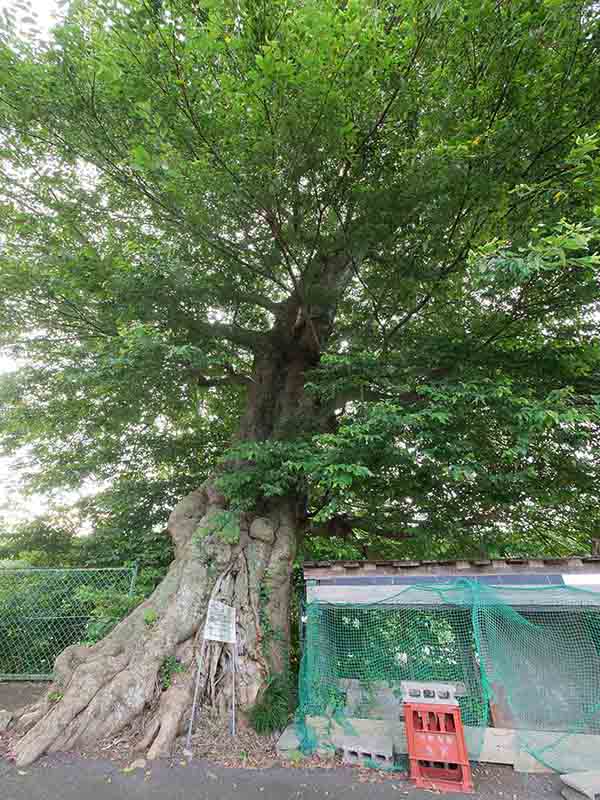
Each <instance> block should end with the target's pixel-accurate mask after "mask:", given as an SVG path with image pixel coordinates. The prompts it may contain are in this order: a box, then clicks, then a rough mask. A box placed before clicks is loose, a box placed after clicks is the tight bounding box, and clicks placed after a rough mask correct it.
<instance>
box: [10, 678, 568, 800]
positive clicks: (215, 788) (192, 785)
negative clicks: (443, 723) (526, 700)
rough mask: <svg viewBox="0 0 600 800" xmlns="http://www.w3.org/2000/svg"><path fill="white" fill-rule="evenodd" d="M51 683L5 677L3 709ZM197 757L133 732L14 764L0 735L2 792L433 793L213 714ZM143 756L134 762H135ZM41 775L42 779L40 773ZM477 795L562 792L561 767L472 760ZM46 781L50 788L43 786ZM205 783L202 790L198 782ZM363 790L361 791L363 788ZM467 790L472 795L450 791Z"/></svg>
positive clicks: (72, 799)
mask: <svg viewBox="0 0 600 800" xmlns="http://www.w3.org/2000/svg"><path fill="white" fill-rule="evenodd" d="M46 688H47V684H37V683H0V709H3V708H6V709H9V710H13V709H16V708H19V707H21V706H23V705H27V704H28V703H31V702H33V701H34V700H35V699H36V698H37V697H38V696H39V695H40V694H41V693H42V692H43V691H44V690H45V689H46ZM199 722H200V724H199V725H198V726H197V729H196V730H197V732H196V733H195V735H194V738H193V748H192V749H193V753H194V756H193V758H192V759H189V758H186V757H185V756H184V754H183V744H184V742H183V739H182V740H180V742H179V743H178V747H177V751H176V753H175V755H174V756H173V758H172V759H167V760H163V761H160V762H145V761H144V760H143V759H142V760H140V759H139V754H135V752H134V750H133V742H134V740H135V738H136V731H135V730H131V731H128V732H126V733H124V734H122V735H120V736H119V737H116V738H115V739H112V740H110V741H106V742H102V743H100V744H99V745H98V747H97V748H95V750H94V752H88V753H79V754H75V753H64V754H57V755H53V756H50V757H45V758H42V759H40V761H39V762H38V763H37V764H36V765H34V766H33V767H30V768H28V769H26V770H17V769H16V768H15V766H14V764H13V761H12V758H11V750H12V743H11V741H10V737H8V736H7V735H4V736H3V735H2V734H0V785H1V786H2V791H1V792H0V796H1V797H2V800H38V796H39V800H81V797H88V800H113V798H117V799H118V800H120V798H125V797H127V798H132V799H134V798H137V797H140V798H142V797H143V798H153V797H156V798H159V797H160V798H161V799H162V800H170V798H173V800H188V798H190V800H197V799H198V797H200V796H201V797H202V800H229V798H231V800H237V799H238V798H239V800H247V798H248V800H252V798H256V800H312V798H317V797H318V798H322V800H345V799H346V798H353V799H354V798H356V797H357V796H360V797H361V800H365V799H367V798H373V800H375V799H376V798H377V799H379V798H381V800H392V798H396V800H397V798H398V796H399V795H400V796H405V797H407V798H408V800H417V799H418V798H422V799H423V800H425V798H430V797H431V795H432V792H423V791H417V790H415V789H413V788H412V785H411V783H410V781H408V779H407V778H406V776H405V775H404V774H402V773H384V772H380V771H378V770H371V769H365V768H350V767H346V766H343V765H341V763H340V761H339V759H328V760H323V759H319V758H317V757H315V758H312V759H308V760H302V761H298V762H285V761H282V760H281V759H279V758H278V757H277V753H276V750H275V743H276V738H275V737H273V736H271V737H261V736H258V735H257V734H256V733H254V732H253V731H251V730H249V729H242V730H240V731H239V734H238V736H237V737H236V739H235V740H234V739H232V737H231V735H230V733H229V731H228V729H227V727H226V726H223V724H222V723H221V722H219V721H217V720H215V719H211V718H210V717H209V716H208V715H205V716H204V718H203V719H202V720H201V721H199ZM134 764H137V766H136V767H132V765H134ZM40 778H43V780H41V781H40ZM473 780H474V784H475V794H474V795H470V797H474V798H481V800H561V794H560V788H561V783H560V780H559V778H558V776H557V775H527V774H523V773H516V772H514V770H513V769H512V768H511V767H497V766H491V765H486V764H482V765H478V766H476V767H475V768H474V772H473ZM40 783H41V784H42V785H43V786H44V787H45V788H44V790H43V791H39V794H38V787H39V786H40ZM200 786H201V787H202V791H201V794H200V795H199V794H198V789H199V788H200ZM359 793H360V794H359ZM453 796H454V797H462V796H465V797H466V796H467V795H458V794H455V795H453Z"/></svg>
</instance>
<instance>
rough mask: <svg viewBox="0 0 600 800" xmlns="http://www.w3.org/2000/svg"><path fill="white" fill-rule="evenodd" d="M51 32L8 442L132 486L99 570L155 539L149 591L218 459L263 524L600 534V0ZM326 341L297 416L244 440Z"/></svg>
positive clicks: (575, 542) (5, 288) (282, 10)
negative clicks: (182, 513) (284, 520)
mask: <svg viewBox="0 0 600 800" xmlns="http://www.w3.org/2000/svg"><path fill="white" fill-rule="evenodd" d="M18 17H19V14H18V13H16V11H15V12H9V14H8V17H7V21H6V23H5V25H4V29H3V31H2V33H1V36H2V42H1V44H0V95H1V97H2V103H1V105H0V125H1V126H2V131H3V136H2V144H1V147H2V150H1V159H2V166H1V168H0V211H1V228H2V237H3V251H2V255H1V261H0V347H1V348H2V349H3V350H4V351H6V352H7V353H9V354H11V355H13V356H14V357H16V358H20V359H22V362H23V363H24V364H25V366H23V367H22V368H21V369H19V370H17V371H16V372H15V373H13V374H11V375H10V376H7V377H5V378H4V379H3V381H2V386H1V389H0V408H1V409H2V420H1V423H0V442H1V446H2V449H3V451H4V452H6V453H9V454H15V455H19V458H20V459H21V462H22V465H23V468H24V469H25V474H26V479H27V482H28V484H29V486H30V487H32V488H35V489H37V490H41V491H50V490H53V489H54V488H56V487H59V486H60V487H65V488H73V487H75V488H79V487H80V486H81V485H82V484H83V483H85V482H86V481H88V482H91V483H92V484H93V485H96V486H97V485H100V486H101V491H100V493H99V494H97V495H96V496H94V497H92V498H91V499H88V500H86V501H83V502H82V504H81V509H80V510H81V515H82V516H81V518H82V519H84V520H86V522H87V523H88V524H90V525H91V526H93V527H94V528H95V530H96V534H95V535H94V536H93V537H90V538H89V540H86V541H85V542H82V543H81V548H82V549H81V553H82V557H83V558H84V560H85V559H88V560H89V561H93V560H94V559H95V558H96V557H99V558H100V561H101V563H109V562H110V561H111V559H112V558H115V559H116V558H118V559H120V560H121V562H122V561H123V560H124V561H125V562H127V563H132V562H133V561H134V560H137V559H138V558H140V557H143V555H144V554H146V553H148V571H146V572H144V571H143V572H142V575H143V580H144V585H145V586H146V587H147V588H148V589H150V588H151V587H152V586H153V585H154V584H155V582H156V581H157V580H158V578H159V577H160V575H161V574H162V572H163V571H164V568H165V564H166V563H168V561H169V559H170V557H171V551H170V549H169V546H168V545H167V539H166V537H164V536H163V534H162V533H160V532H161V531H163V530H164V525H165V521H166V517H167V512H168V509H169V508H170V507H171V506H172V505H173V503H174V502H175V500H176V499H178V498H179V497H180V496H181V495H182V494H184V493H185V492H186V491H188V490H190V489H192V488H194V487H196V486H197V485H199V483H201V482H202V481H203V480H204V479H205V478H206V477H207V476H208V475H210V474H212V473H213V472H214V470H215V468H216V467H217V465H218V464H219V465H220V466H219V469H220V485H221V488H222V490H223V491H224V492H225V493H226V494H227V495H228V497H229V499H230V501H231V507H232V509H233V511H232V513H234V512H235V513H236V514H237V513H238V512H239V511H243V510H246V509H248V508H251V507H256V506H261V504H264V503H265V502H269V501H275V500H277V499H278V498H287V497H296V498H300V499H301V501H302V504H303V506H304V517H303V520H302V522H303V524H304V526H305V528H306V533H307V535H306V537H305V539H304V545H303V547H304V552H305V554H307V555H317V556H324V555H327V554H331V555H343V554H348V555H350V556H351V557H363V556H371V555H377V554H380V553H385V554H386V555H389V556H393V557H401V556H403V555H414V556H418V555H427V556H428V557H432V556H434V555H435V556H439V557H443V556H450V555H457V554H459V553H460V554H465V555H469V554H476V553H484V552H485V553H488V554H490V555H509V554H515V553H517V552H526V551H528V552H533V551H536V550H537V551H540V550H542V551H544V552H548V553H557V554H558V553H564V552H567V551H570V550H585V549H588V539H589V536H590V534H591V533H592V532H593V531H594V529H595V528H596V527H597V523H598V512H597V509H596V504H595V502H594V501H595V497H596V496H597V491H598V477H599V476H598V466H597V465H598V463H600V461H599V460H598V452H597V447H598V442H599V441H600V437H599V436H598V396H599V395H600V392H598V381H597V374H598V366H599V358H600V351H599V348H598V344H597V335H598V319H599V316H598V313H597V311H598V292H599V289H598V260H597V249H598V230H599V219H598V218H599V201H598V197H599V190H600V179H599V175H600V171H599V170H600V168H599V164H600V158H599V155H598V134H597V126H598V121H599V117H600V102H599V101H600V97H599V94H600V55H599V46H600V32H599V23H598V17H597V13H596V9H595V3H594V2H592V0H589V2H585V1H584V0H552V2H533V0H513V1H512V2H510V3H502V2H495V0H494V1H492V0H446V2H435V3H432V2H430V1H429V0H397V2H394V3H391V4H390V3H383V2H380V1H379V0H360V2H359V0H350V2H347V3H343V4H340V3H339V2H337V0H302V2H298V3H294V4H293V5H292V6H290V5H289V4H288V3H287V2H284V0H273V2H270V3H268V4H263V5H262V6H260V7H259V6H258V5H257V4H256V3H253V2H245V1H244V0H243V1H242V2H241V3H240V2H237V0H236V2H235V3H233V2H230V1H229V0H209V2H207V3H205V4H203V5H202V6H201V7H200V6H198V4H197V3H195V2H190V1H189V0H162V1H161V2H157V3H151V4H147V3H145V2H143V0H126V2H120V3H116V2H113V0H76V1H75V2H73V4H72V6H71V8H70V9H69V11H68V12H67V14H66V17H65V20H64V23H63V24H61V25H59V26H57V28H56V29H55V30H54V32H53V34H52V36H51V37H50V41H49V42H46V43H44V42H43V41H41V40H35V39H33V40H32V39H31V38H28V37H26V36H24V35H22V31H21V30H20V24H21V23H20V22H19V18H18ZM290 320H291V322H290ZM286 326H287V327H286ZM299 331H300V332H301V333H298V332H299ZM302 337H304V338H302ZM299 342H302V347H300V344H299ZM307 342H308V343H310V344H307ZM286 348H287V349H286ZM302 348H304V349H302ZM311 348H312V349H311ZM306 349H308V350H309V351H310V358H308V361H307V363H309V366H310V369H306V370H305V371H304V373H303V375H302V378H303V379H304V380H305V383H306V390H305V396H304V399H303V403H302V404H301V405H300V407H299V410H298V411H297V413H296V414H294V415H292V416H291V417H290V418H287V419H284V420H283V419H282V420H278V419H276V417H277V414H276V408H277V404H276V403H275V404H272V406H271V407H270V411H269V412H268V413H267V411H265V414H264V418H265V419H270V418H272V420H273V421H272V426H273V427H272V431H271V434H272V435H271V434H269V435H265V436H258V435H257V436H254V437H246V438H244V437H239V438H238V439H237V440H235V438H234V432H235V430H236V429H238V427H239V425H240V421H242V420H243V419H245V417H244V414H245V412H247V411H248V409H249V408H250V407H251V404H252V402H253V399H252V398H253V397H254V394H253V393H255V392H256V391H257V389H256V386H257V384H258V382H257V380H256V370H257V369H258V368H259V367H262V368H264V367H265V363H266V362H269V359H270V362H269V363H271V365H278V366H279V367H281V364H285V363H287V361H290V362H291V361H293V358H295V357H299V356H298V354H299V353H300V354H304V353H305V351H306ZM286 359H287V361H286ZM282 395H285V392H283V390H282ZM309 408H310V411H309V410H308V409H309ZM269 415H270V416H269ZM232 441H234V445H233V446H230V445H231V442H232ZM227 538H230V539H231V540H232V541H233V538H234V536H233V533H232V532H231V531H230V533H229V534H228V535H227ZM78 546H79V544H78ZM24 549H27V548H24ZM142 560H143V558H142Z"/></svg>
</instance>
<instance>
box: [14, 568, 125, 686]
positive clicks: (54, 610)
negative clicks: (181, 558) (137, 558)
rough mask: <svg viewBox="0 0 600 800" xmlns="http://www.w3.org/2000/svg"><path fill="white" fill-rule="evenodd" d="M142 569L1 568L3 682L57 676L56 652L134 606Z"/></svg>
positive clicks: (95, 634) (90, 636)
mask: <svg viewBox="0 0 600 800" xmlns="http://www.w3.org/2000/svg"><path fill="white" fill-rule="evenodd" d="M136 572H137V570H136V568H135V567H133V568H130V567H128V568H122V569H0V680H46V679H51V678H52V669H53V665H54V660H55V659H56V656H57V655H58V654H59V653H60V652H61V651H62V650H64V649H65V647H67V646H68V645H71V644H76V643H77V642H91V641H94V640H96V639H98V638H100V636H101V635H103V634H104V633H106V632H107V631H108V630H109V629H110V628H111V627H112V625H113V624H114V622H115V619H119V618H120V617H121V616H122V615H123V614H124V613H126V611H127V610H128V604H130V603H131V601H132V597H133V592H134V586H135V580H136Z"/></svg>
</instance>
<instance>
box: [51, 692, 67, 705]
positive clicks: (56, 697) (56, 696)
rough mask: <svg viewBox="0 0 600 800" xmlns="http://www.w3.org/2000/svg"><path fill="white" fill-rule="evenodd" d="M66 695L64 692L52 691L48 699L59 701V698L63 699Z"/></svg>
mask: <svg viewBox="0 0 600 800" xmlns="http://www.w3.org/2000/svg"><path fill="white" fill-rule="evenodd" d="M63 697H64V695H63V693H62V692H50V694H49V695H48V701H49V702H50V703H58V701H59V700H62V699H63Z"/></svg>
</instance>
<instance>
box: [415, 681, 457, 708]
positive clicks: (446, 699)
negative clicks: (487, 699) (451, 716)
mask: <svg viewBox="0 0 600 800" xmlns="http://www.w3.org/2000/svg"><path fill="white" fill-rule="evenodd" d="M400 686H401V687H402V700H403V701H404V702H405V703H435V704H437V705H439V704H442V705H444V704H445V705H452V706H455V705H457V704H458V700H457V699H456V698H457V697H460V696H462V695H464V694H466V688H465V685H464V683H458V684H456V683H440V682H439V681H402V682H401V683H400Z"/></svg>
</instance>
